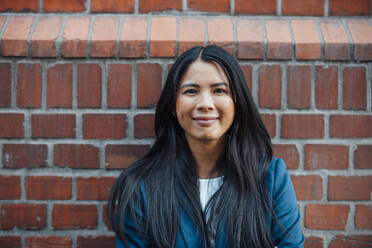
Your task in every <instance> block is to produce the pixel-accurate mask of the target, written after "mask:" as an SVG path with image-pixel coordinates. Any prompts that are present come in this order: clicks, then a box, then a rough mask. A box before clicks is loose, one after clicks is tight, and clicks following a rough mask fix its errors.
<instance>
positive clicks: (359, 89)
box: [343, 67, 367, 110]
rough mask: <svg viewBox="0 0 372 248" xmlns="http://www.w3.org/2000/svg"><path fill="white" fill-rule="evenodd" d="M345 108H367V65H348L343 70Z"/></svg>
mask: <svg viewBox="0 0 372 248" xmlns="http://www.w3.org/2000/svg"><path fill="white" fill-rule="evenodd" d="M343 75H344V85H343V86H344V88H343V93H344V95H343V100H344V105H343V107H344V109H353V110H357V109H366V107H367V93H366V92H367V80H366V69H365V67H347V68H345V69H344V71H343Z"/></svg>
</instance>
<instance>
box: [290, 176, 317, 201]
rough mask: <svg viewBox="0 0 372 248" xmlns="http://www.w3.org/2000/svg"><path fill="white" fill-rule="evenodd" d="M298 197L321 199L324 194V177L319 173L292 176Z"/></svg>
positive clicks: (301, 198)
mask: <svg viewBox="0 0 372 248" xmlns="http://www.w3.org/2000/svg"><path fill="white" fill-rule="evenodd" d="M291 179H292V183H293V187H294V188H295V191H296V198H297V200H300V201H306V200H321V199H322V195H323V185H322V182H323V180H322V178H321V177H320V176H319V175H307V176H291Z"/></svg>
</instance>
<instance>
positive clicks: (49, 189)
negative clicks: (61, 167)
mask: <svg viewBox="0 0 372 248" xmlns="http://www.w3.org/2000/svg"><path fill="white" fill-rule="evenodd" d="M26 198H27V199H31V200H69V199H71V178H69V177H58V176H28V177H27V178H26Z"/></svg>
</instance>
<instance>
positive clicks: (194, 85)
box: [180, 84, 200, 89]
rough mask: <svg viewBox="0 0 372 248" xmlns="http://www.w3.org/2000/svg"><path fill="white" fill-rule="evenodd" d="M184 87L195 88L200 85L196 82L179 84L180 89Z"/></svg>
mask: <svg viewBox="0 0 372 248" xmlns="http://www.w3.org/2000/svg"><path fill="white" fill-rule="evenodd" d="M186 87H196V88H200V85H198V84H184V85H181V86H180V89H182V88H186Z"/></svg>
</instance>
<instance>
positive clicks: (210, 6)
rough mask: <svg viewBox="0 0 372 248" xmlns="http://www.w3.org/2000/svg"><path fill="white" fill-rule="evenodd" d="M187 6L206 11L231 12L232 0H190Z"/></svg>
mask: <svg viewBox="0 0 372 248" xmlns="http://www.w3.org/2000/svg"><path fill="white" fill-rule="evenodd" d="M187 8H188V10H194V11H204V12H230V0H210V1H203V0H188V2H187Z"/></svg>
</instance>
